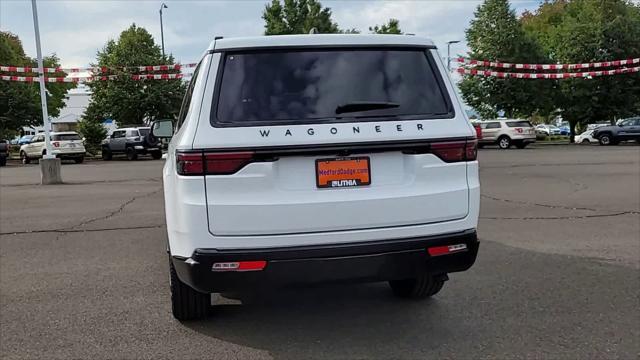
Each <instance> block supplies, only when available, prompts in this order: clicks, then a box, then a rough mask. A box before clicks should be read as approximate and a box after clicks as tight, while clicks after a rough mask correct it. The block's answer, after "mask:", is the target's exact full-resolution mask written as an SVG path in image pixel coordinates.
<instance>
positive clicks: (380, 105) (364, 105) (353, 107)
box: [336, 101, 400, 114]
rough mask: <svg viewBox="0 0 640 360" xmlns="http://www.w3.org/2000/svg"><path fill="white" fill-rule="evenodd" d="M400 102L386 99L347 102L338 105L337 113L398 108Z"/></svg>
mask: <svg viewBox="0 0 640 360" xmlns="http://www.w3.org/2000/svg"><path fill="white" fill-rule="evenodd" d="M399 106H400V104H398V103H394V102H385V101H353V102H349V103H345V104H341V105H338V106H337V107H336V114H343V113H348V112H358V111H368V110H378V109H391V108H397V107H399Z"/></svg>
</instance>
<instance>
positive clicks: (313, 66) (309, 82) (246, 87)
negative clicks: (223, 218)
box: [211, 48, 453, 126]
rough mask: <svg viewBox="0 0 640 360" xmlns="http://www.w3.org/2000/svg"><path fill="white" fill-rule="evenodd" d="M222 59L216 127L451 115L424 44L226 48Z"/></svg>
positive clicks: (450, 107) (216, 104)
mask: <svg viewBox="0 0 640 360" xmlns="http://www.w3.org/2000/svg"><path fill="white" fill-rule="evenodd" d="M222 66H223V70H222V72H221V73H222V76H221V80H219V84H218V88H217V94H219V95H218V99H217V101H214V103H213V111H212V118H211V122H212V124H213V125H214V126H225V125H227V126H252V125H265V124H297V123H300V124H302V123H318V122H340V121H354V120H355V121H358V119H361V120H362V121H366V120H367V119H372V118H375V119H376V120H384V118H389V119H390V120H391V119H398V118H419V119H424V118H443V117H453V109H452V106H451V103H450V100H449V98H448V96H447V95H446V92H444V91H443V90H442V88H443V85H442V82H441V80H440V78H439V76H437V75H436V73H435V71H434V69H435V65H434V63H433V60H432V59H431V55H430V54H429V53H428V52H425V50H424V49H389V48H386V49H348V50H345V49H333V50H317V49H314V50H288V51H278V50H271V51H266V50H265V51H245V52H227V53H225V54H223V60H222ZM353 104H356V106H353ZM362 104H367V105H366V106H365V107H366V109H363V108H362V106H361V105H362ZM371 104H377V105H379V104H386V105H388V106H387V107H385V108H381V107H377V106H373V108H372V107H371V106H369V105H371ZM345 105H350V106H347V107H346V108H347V109H348V111H343V110H344V109H345ZM339 108H340V109H342V110H338V111H337V109H339Z"/></svg>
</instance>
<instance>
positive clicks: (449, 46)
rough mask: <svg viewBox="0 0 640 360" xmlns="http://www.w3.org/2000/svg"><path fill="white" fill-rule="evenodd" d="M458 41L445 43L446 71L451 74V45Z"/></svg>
mask: <svg viewBox="0 0 640 360" xmlns="http://www.w3.org/2000/svg"><path fill="white" fill-rule="evenodd" d="M459 42H460V40H452V41H447V71H449V72H451V44H457V43H459Z"/></svg>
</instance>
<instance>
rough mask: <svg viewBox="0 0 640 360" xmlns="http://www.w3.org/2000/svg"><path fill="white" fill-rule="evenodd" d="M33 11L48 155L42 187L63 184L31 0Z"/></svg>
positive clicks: (33, 4)
mask: <svg viewBox="0 0 640 360" xmlns="http://www.w3.org/2000/svg"><path fill="white" fill-rule="evenodd" d="M31 10H32V11H33V28H34V31H35V34H36V55H37V56H38V72H39V73H40V76H38V81H39V83H40V103H41V105H42V120H43V123H44V124H43V125H44V144H45V148H46V154H45V155H44V156H43V157H42V160H40V182H41V184H42V185H47V184H59V183H62V175H61V174H60V159H56V157H55V155H53V150H52V149H51V138H50V133H49V124H50V122H49V113H48V112H47V89H46V88H45V85H44V64H43V62H42V48H41V46H40V26H39V24H38V6H37V5H36V0H31Z"/></svg>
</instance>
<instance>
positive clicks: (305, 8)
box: [262, 0, 341, 35]
mask: <svg viewBox="0 0 640 360" xmlns="http://www.w3.org/2000/svg"><path fill="white" fill-rule="evenodd" d="M262 18H263V19H264V21H265V24H264V28H265V30H264V34H265V35H287V34H308V33H309V31H311V29H313V28H315V29H316V30H317V31H318V32H319V33H321V34H331V33H339V32H341V31H340V29H339V28H338V24H336V23H335V22H333V20H331V9H330V8H327V7H325V8H323V7H322V4H320V2H319V1H317V0H284V5H283V4H282V3H281V2H280V0H272V1H271V3H270V4H267V5H266V6H265V9H264V11H263V13H262Z"/></svg>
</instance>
